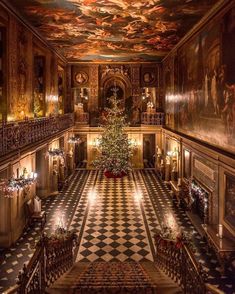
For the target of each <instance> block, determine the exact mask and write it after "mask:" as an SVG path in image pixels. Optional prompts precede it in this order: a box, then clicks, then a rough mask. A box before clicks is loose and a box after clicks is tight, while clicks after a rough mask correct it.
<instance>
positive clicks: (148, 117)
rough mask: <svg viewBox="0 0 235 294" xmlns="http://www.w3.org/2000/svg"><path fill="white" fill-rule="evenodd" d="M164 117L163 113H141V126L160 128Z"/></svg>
mask: <svg viewBox="0 0 235 294" xmlns="http://www.w3.org/2000/svg"><path fill="white" fill-rule="evenodd" d="M164 118H165V115H164V113H163V112H153V113H149V112H142V113H141V124H143V125H157V126H161V125H163V124H164Z"/></svg>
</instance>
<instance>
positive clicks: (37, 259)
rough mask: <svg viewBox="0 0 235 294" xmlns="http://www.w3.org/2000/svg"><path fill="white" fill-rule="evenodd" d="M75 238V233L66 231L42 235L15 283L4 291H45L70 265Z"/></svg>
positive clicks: (9, 292) (8, 293)
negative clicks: (50, 235)
mask: <svg viewBox="0 0 235 294" xmlns="http://www.w3.org/2000/svg"><path fill="white" fill-rule="evenodd" d="M76 240H77V236H76V234H75V233H71V232H66V231H62V232H59V233H57V234H56V235H53V236H52V237H47V236H45V235H43V236H42V237H41V239H40V241H39V242H38V243H37V245H36V249H35V251H34V254H33V256H32V258H31V260H30V261H29V263H28V265H27V266H26V265H25V264H24V266H23V269H22V270H21V271H20V273H19V276H18V282H17V285H15V286H13V287H11V288H9V289H8V290H7V291H5V292H4V293H6V294H13V293H17V294H26V293H45V289H46V287H48V286H50V285H51V284H52V283H53V282H54V281H55V280H57V279H58V278H59V277H60V276H61V275H62V274H64V273H65V271H67V270H68V269H69V268H70V267H72V265H73V263H74V250H75V246H76V245H77V243H76Z"/></svg>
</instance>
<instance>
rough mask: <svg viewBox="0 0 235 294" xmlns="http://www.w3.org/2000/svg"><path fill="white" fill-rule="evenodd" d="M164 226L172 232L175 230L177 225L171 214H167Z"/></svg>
mask: <svg viewBox="0 0 235 294" xmlns="http://www.w3.org/2000/svg"><path fill="white" fill-rule="evenodd" d="M165 223H166V226H167V227H169V228H171V229H172V230H173V231H176V230H177V227H178V226H177V223H176V220H175V218H174V215H173V214H172V213H168V214H167V215H166V219H165Z"/></svg>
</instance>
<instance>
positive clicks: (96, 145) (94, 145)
mask: <svg viewBox="0 0 235 294" xmlns="http://www.w3.org/2000/svg"><path fill="white" fill-rule="evenodd" d="M92 146H93V148H99V146H100V140H99V138H95V139H94V140H93V141H92Z"/></svg>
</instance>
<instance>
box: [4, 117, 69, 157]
mask: <svg viewBox="0 0 235 294" xmlns="http://www.w3.org/2000/svg"><path fill="white" fill-rule="evenodd" d="M73 124H74V118H73V114H71V113H68V114H64V115H58V116H49V117H44V118H37V119H25V120H24V121H17V122H2V124H1V125H0V156H2V155H5V154H7V153H9V152H11V151H14V150H17V149H19V148H22V147H25V146H27V145H29V144H32V143H36V142H39V141H41V140H43V139H46V138H48V137H50V136H52V135H54V134H56V133H58V132H60V131H63V130H66V129H68V128H69V127H71V126H73Z"/></svg>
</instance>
